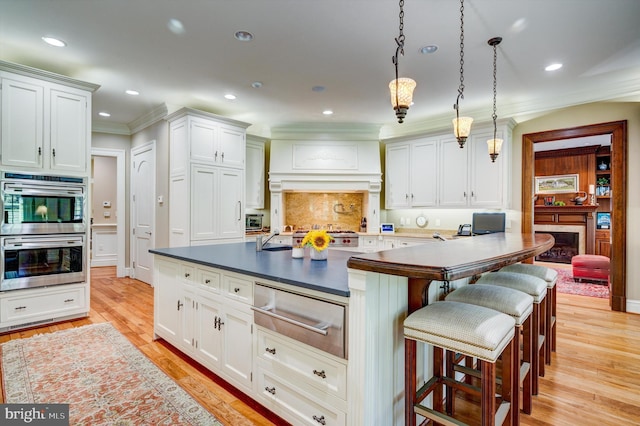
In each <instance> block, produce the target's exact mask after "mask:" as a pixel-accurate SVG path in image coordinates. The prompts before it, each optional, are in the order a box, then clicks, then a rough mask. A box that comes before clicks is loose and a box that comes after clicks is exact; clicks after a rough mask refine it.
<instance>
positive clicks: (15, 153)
mask: <svg viewBox="0 0 640 426" xmlns="http://www.w3.org/2000/svg"><path fill="white" fill-rule="evenodd" d="M39 77H40V78H39ZM97 87H98V86H96V85H92V84H89V83H83V82H79V81H76V80H72V79H68V78H66V77H63V76H58V75H55V74H50V73H47V72H44V71H40V70H34V69H32V68H28V67H23V66H20V65H16V64H10V63H6V62H1V61H0V90H1V92H2V97H1V107H0V114H1V115H2V119H1V123H2V132H1V136H0V137H1V149H2V151H1V163H2V165H3V166H4V167H8V168H11V169H14V170H25V171H31V172H33V171H40V170H42V171H59V172H64V173H69V174H81V175H83V174H86V173H87V172H88V167H89V155H90V146H91V92H92V91H94V90H95V89H96V88H97Z"/></svg>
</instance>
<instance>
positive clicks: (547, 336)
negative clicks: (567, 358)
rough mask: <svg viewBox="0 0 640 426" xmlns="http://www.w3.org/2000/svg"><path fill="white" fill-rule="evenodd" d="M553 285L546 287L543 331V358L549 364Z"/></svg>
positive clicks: (552, 326) (551, 341)
mask: <svg viewBox="0 0 640 426" xmlns="http://www.w3.org/2000/svg"><path fill="white" fill-rule="evenodd" d="M554 290H555V287H553V288H547V297H545V299H546V300H547V309H546V311H547V317H546V327H545V333H544V340H545V352H544V358H545V363H546V364H547V365H551V349H552V347H553V336H552V334H553V331H554V330H553V329H554V328H555V327H554V323H553V316H554V314H553V306H554V300H553V293H554Z"/></svg>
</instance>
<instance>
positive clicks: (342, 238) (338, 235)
mask: <svg viewBox="0 0 640 426" xmlns="http://www.w3.org/2000/svg"><path fill="white" fill-rule="evenodd" d="M307 232H308V231H302V230H297V231H296V232H294V233H293V236H292V239H293V244H294V245H296V244H300V243H301V242H302V239H303V238H304V236H305V235H306V234H307ZM328 234H329V235H330V236H331V237H332V238H333V241H331V245H330V246H329V247H330V248H331V247H335V248H338V247H358V244H359V242H358V240H359V235H358V233H357V232H354V231H329V232H328Z"/></svg>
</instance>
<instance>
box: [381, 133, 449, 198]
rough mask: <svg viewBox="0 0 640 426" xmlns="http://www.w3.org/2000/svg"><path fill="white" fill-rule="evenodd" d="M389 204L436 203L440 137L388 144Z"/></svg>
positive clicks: (387, 196)
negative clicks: (438, 138)
mask: <svg viewBox="0 0 640 426" xmlns="http://www.w3.org/2000/svg"><path fill="white" fill-rule="evenodd" d="M386 159H387V160H386V161H387V162H386V165H387V170H386V175H387V183H386V187H385V189H386V192H385V196H386V207H387V208H388V209H399V208H412V207H432V206H435V205H436V204H437V171H438V140H437V139H433V138H430V139H428V138H425V139H419V140H416V141H412V142H406V143H401V144H395V143H394V144H389V145H387V154H386Z"/></svg>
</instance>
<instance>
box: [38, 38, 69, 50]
mask: <svg viewBox="0 0 640 426" xmlns="http://www.w3.org/2000/svg"><path fill="white" fill-rule="evenodd" d="M42 40H43V41H44V42H45V43H47V44H50V45H51V46H55V47H65V46H66V45H67V43H65V42H64V41H62V40H60V39H58V38H55V37H46V36H45V37H42Z"/></svg>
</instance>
